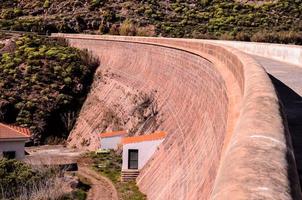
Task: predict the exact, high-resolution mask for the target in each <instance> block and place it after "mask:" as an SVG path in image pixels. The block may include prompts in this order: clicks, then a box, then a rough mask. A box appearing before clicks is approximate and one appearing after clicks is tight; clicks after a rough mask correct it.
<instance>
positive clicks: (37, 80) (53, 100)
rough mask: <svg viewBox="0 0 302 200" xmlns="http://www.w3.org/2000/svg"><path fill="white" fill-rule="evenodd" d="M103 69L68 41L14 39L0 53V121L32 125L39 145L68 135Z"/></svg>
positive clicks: (29, 36)
mask: <svg viewBox="0 0 302 200" xmlns="http://www.w3.org/2000/svg"><path fill="white" fill-rule="evenodd" d="M97 66H98V61H97V60H96V59H94V58H93V57H92V56H91V55H90V54H89V53H88V52H87V51H81V50H78V49H75V48H72V47H69V46H68V45H67V44H66V42H65V41H63V40H58V39H51V38H44V37H38V36H35V35H23V36H20V37H15V38H11V39H10V40H9V42H7V43H6V44H5V46H4V47H3V48H2V49H1V50H0V78H1V80H0V120H1V121H4V122H7V123H14V124H17V125H21V126H25V127H29V128H30V129H31V130H32V132H33V134H34V135H33V138H34V139H35V142H36V143H38V142H41V141H44V140H45V139H46V138H48V136H59V137H67V136H68V134H69V131H70V130H71V128H72V126H73V124H74V121H75V118H76V115H77V113H78V111H79V109H80V107H81V106H82V103H83V101H84V99H85V97H86V94H87V92H88V90H89V86H90V83H91V81H92V77H93V74H94V71H95V69H96V67H97Z"/></svg>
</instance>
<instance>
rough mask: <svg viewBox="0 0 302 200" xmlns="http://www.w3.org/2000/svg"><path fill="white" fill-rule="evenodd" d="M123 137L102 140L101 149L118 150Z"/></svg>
mask: <svg viewBox="0 0 302 200" xmlns="http://www.w3.org/2000/svg"><path fill="white" fill-rule="evenodd" d="M122 137H123V136H122V135H117V136H114V137H107V138H101V144H100V145H101V149H117V147H118V145H119V144H120V143H121V140H122Z"/></svg>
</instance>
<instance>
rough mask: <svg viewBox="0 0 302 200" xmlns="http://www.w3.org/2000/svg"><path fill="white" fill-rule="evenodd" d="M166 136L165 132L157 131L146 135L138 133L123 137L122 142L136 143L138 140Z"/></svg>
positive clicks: (158, 138)
mask: <svg viewBox="0 0 302 200" xmlns="http://www.w3.org/2000/svg"><path fill="white" fill-rule="evenodd" d="M166 136H167V133H166V132H163V131H158V132H155V133H152V134H148V135H140V136H134V137H125V138H123V139H122V144H129V143H138V142H145V141H152V140H161V139H164V138H165V137H166Z"/></svg>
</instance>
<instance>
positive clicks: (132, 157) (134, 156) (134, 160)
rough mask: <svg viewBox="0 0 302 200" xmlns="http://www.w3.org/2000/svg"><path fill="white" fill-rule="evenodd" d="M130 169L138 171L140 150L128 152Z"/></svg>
mask: <svg viewBox="0 0 302 200" xmlns="http://www.w3.org/2000/svg"><path fill="white" fill-rule="evenodd" d="M128 169H138V149H129V150H128Z"/></svg>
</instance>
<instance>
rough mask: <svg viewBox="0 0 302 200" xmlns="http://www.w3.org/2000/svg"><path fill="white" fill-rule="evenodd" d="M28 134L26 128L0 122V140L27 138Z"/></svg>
mask: <svg viewBox="0 0 302 200" xmlns="http://www.w3.org/2000/svg"><path fill="white" fill-rule="evenodd" d="M30 135H31V133H30V130H29V129H28V128H24V127H19V126H14V125H8V124H3V123H0V140H27V139H29V138H30Z"/></svg>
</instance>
